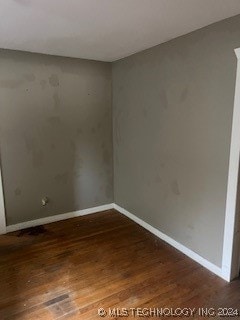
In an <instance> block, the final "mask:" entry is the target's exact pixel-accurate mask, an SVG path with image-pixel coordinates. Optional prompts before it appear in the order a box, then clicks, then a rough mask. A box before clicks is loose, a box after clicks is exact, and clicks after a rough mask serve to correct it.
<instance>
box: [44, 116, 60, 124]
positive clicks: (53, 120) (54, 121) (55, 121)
mask: <svg viewBox="0 0 240 320" xmlns="http://www.w3.org/2000/svg"><path fill="white" fill-rule="evenodd" d="M47 121H48V122H49V123H50V124H51V126H57V125H59V124H60V123H61V119H60V118H59V117H50V118H48V119H47Z"/></svg>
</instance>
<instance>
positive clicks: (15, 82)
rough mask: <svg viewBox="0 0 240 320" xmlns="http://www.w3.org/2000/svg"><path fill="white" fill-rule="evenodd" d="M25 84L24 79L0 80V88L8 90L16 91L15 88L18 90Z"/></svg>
mask: <svg viewBox="0 0 240 320" xmlns="http://www.w3.org/2000/svg"><path fill="white" fill-rule="evenodd" d="M23 83H24V80H22V79H6V80H0V87H1V88H6V89H15V88H18V87H19V86H20V85H21V84H23Z"/></svg>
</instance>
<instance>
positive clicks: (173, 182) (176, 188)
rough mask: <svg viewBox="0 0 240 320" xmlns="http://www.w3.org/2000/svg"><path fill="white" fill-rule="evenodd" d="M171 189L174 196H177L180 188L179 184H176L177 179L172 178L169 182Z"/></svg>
mask: <svg viewBox="0 0 240 320" xmlns="http://www.w3.org/2000/svg"><path fill="white" fill-rule="evenodd" d="M171 189H172V192H173V193H174V194H175V195H176V196H179V195H180V190H179V185H178V182H177V180H173V181H172V182H171Z"/></svg>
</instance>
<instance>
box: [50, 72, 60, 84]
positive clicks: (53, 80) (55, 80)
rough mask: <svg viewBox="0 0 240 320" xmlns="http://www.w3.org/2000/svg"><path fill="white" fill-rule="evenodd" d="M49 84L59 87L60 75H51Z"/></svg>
mask: <svg viewBox="0 0 240 320" xmlns="http://www.w3.org/2000/svg"><path fill="white" fill-rule="evenodd" d="M49 84H50V85H51V86H52V87H58V86H59V78H58V75H57V74H52V75H51V76H50V77H49Z"/></svg>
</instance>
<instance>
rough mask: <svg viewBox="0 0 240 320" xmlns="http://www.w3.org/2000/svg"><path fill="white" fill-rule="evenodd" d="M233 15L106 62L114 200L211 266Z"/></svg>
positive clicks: (238, 41) (239, 36) (222, 178)
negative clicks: (109, 75) (110, 82)
mask: <svg viewBox="0 0 240 320" xmlns="http://www.w3.org/2000/svg"><path fill="white" fill-rule="evenodd" d="M237 47H240V16H236V17H233V18H230V19H227V20H225V21H222V22H219V23H216V24H214V25H211V26H208V27H206V28H203V29H201V30H198V31H195V32H193V33H191V34H188V35H186V36H183V37H180V38H177V39H175V40H172V41H170V42H167V43H165V44H162V45H159V46H157V47H154V48H151V49H148V50H146V51H144V52H141V53H138V54H135V55H133V56H130V57H128V58H125V59H123V60H120V61H117V62H115V63H114V64H113V127H114V137H113V138H114V197H115V202H116V203H117V204H118V205H120V206H122V207H124V208H125V209H127V210H129V211H130V212H131V213H133V214H135V215H137V216H138V217H140V218H142V219H143V220H145V221H146V222H148V223H149V224H151V225H152V226H154V227H156V228H158V229H159V230H161V231H162V232H164V233H165V234H167V235H168V236H170V237H172V238H173V239H175V240H177V241H179V242H180V243H182V244H183V245H185V246H187V247H188V248H190V249H192V250H193V251H195V252H197V253H198V254H200V255H201V256H203V257H204V258H206V259H208V260H209V261H211V262H213V263H214V264H216V265H218V266H221V259H222V246H223V229H224V218H225V202H226V191H227V176H228V160H229V149H230V135H231V121H232V111H233V99H234V87H235V74H236V63H237V60H236V57H235V54H234V51H233V50H234V48H237Z"/></svg>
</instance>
